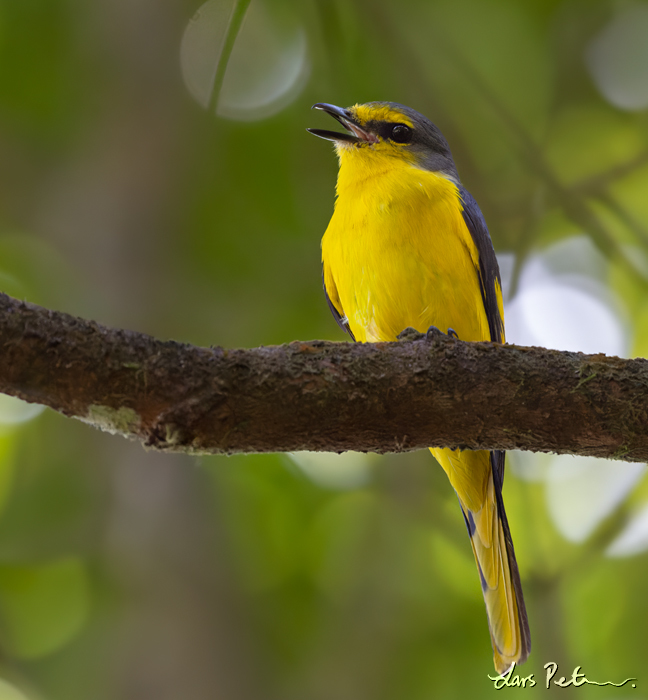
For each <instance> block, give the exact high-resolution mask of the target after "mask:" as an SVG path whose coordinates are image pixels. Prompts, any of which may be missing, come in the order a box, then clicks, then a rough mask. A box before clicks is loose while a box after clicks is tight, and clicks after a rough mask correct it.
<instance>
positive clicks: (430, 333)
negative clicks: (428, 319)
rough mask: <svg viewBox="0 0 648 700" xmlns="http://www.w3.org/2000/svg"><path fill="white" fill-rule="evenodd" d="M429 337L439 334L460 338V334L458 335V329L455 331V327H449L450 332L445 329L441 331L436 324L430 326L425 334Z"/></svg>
mask: <svg viewBox="0 0 648 700" xmlns="http://www.w3.org/2000/svg"><path fill="white" fill-rule="evenodd" d="M425 335H426V337H427V338H428V339H431V338H434V336H437V335H448V336H449V337H450V338H454V339H455V340H459V336H458V335H457V331H455V329H454V328H448V333H447V334H446V333H444V332H443V331H440V330H439V329H438V328H437V327H436V326H430V327H429V328H428V329H427V333H426V334H425Z"/></svg>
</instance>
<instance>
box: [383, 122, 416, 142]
mask: <svg viewBox="0 0 648 700" xmlns="http://www.w3.org/2000/svg"><path fill="white" fill-rule="evenodd" d="M389 138H390V139H391V140H392V141H396V143H409V142H410V141H411V140H412V130H411V129H410V128H409V126H405V124H396V126H393V127H392V130H391V133H390V135H389Z"/></svg>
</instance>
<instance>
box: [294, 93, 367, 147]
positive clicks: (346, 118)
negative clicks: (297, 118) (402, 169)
mask: <svg viewBox="0 0 648 700" xmlns="http://www.w3.org/2000/svg"><path fill="white" fill-rule="evenodd" d="M313 109H321V110H322V112H326V113H327V114H330V115H331V116H332V117H333V118H334V119H337V120H338V121H339V122H340V124H342V126H343V127H344V128H345V129H346V130H347V132H348V133H346V134H345V133H339V132H337V131H327V130H326V129H306V131H310V132H311V134H315V136H319V137H320V138H321V139H326V140H327V141H345V142H346V143H377V142H378V137H377V136H375V135H374V134H372V133H371V132H369V131H366V130H365V129H363V128H362V127H361V126H360V125H359V124H358V123H357V122H356V120H355V119H354V118H353V116H352V115H351V113H350V112H349V111H348V110H346V109H343V108H342V107H336V106H335V105H329V104H326V103H324V102H318V103H317V104H316V105H313Z"/></svg>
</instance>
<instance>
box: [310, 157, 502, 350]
mask: <svg viewBox="0 0 648 700" xmlns="http://www.w3.org/2000/svg"><path fill="white" fill-rule="evenodd" d="M390 161H391V162H386V163H385V162H381V163H380V164H378V163H376V164H375V165H376V166H378V165H379V167H373V168H372V167H371V161H367V159H366V157H365V158H364V159H363V163H365V164H368V167H364V168H363V169H358V168H345V163H344V160H343V159H342V163H341V166H342V167H341V168H340V174H339V178H338V199H337V202H336V206H335V212H334V214H333V217H332V219H331V221H330V223H329V226H328V228H327V230H326V233H325V234H324V238H323V239H322V259H323V263H324V281H325V285H326V288H327V290H328V293H329V296H330V298H331V300H332V301H333V303H334V304H335V305H336V306H338V310H340V311H341V312H342V313H343V315H346V317H347V318H348V321H349V325H350V327H351V330H352V331H353V334H354V336H355V338H356V340H358V341H379V340H395V339H396V336H397V335H398V334H399V333H400V332H401V331H402V330H403V329H405V328H407V327H413V328H416V329H417V330H419V331H421V332H425V331H426V330H427V329H428V328H429V327H430V326H432V325H434V326H437V327H438V328H439V329H440V330H442V331H443V332H446V331H447V329H448V328H453V329H454V330H455V331H456V332H457V334H458V336H459V338H461V339H462V340H489V339H490V333H489V329H488V321H487V318H486V313H485V311H484V306H483V302H482V297H481V288H480V282H479V273H478V270H479V259H478V253H477V249H476V247H475V244H474V243H473V240H472V237H471V235H470V232H469V231H468V229H467V227H466V224H465V222H464V220H463V216H462V213H461V212H462V205H461V199H460V197H459V192H458V189H457V186H456V185H455V184H454V183H453V182H451V181H450V180H448V179H447V178H445V177H443V176H441V175H438V174H435V173H432V172H429V171H427V170H422V169H420V168H417V167H415V166H413V165H412V164H411V163H408V162H406V161H399V160H396V159H390Z"/></svg>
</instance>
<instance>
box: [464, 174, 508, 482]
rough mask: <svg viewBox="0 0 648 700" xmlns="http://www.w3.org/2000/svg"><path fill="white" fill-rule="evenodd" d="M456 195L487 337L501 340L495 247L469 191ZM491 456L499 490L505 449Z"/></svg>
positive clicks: (498, 279) (502, 329) (502, 327)
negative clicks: (473, 253)
mask: <svg viewBox="0 0 648 700" xmlns="http://www.w3.org/2000/svg"><path fill="white" fill-rule="evenodd" d="M459 195H460V196H461V199H462V201H463V212H462V213H463V218H464V221H465V222H466V226H467V227H468V230H469V231H470V235H471V236H472V239H473V242H474V243H475V246H476V247H477V251H478V253H479V284H480V288H481V294H482V301H483V302H484V309H485V310H486V318H487V319H488V328H489V330H490V337H491V340H493V341H495V342H496V343H501V342H502V340H503V338H504V320H503V319H502V317H501V316H500V311H499V304H498V303H497V292H496V288H495V283H496V282H497V284H498V285H499V286H500V289H501V285H502V283H501V281H500V273H499V265H498V264H497V257H496V255H495V249H494V248H493V242H492V241H491V238H490V235H489V233H488V228H487V226H486V221H485V220H484V215H483V214H482V213H481V209H480V208H479V205H478V204H477V202H476V201H475V200H474V198H473V196H472V195H471V194H470V192H468V190H466V189H464V188H463V187H460V188H459ZM491 460H492V464H493V474H494V476H495V482H496V485H497V486H498V487H499V490H500V491H501V489H502V484H503V483H504V452H502V451H500V450H496V451H494V452H492V454H491Z"/></svg>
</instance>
